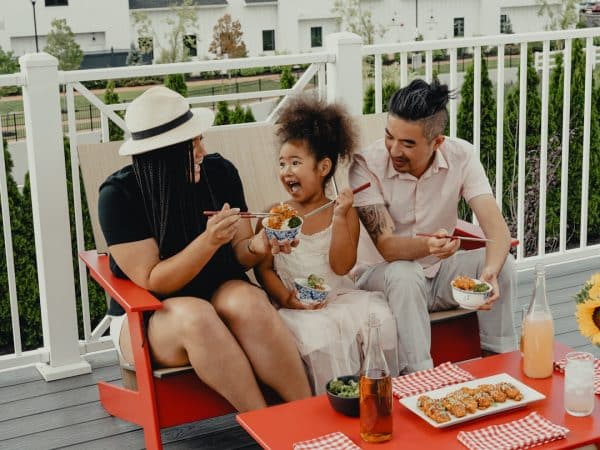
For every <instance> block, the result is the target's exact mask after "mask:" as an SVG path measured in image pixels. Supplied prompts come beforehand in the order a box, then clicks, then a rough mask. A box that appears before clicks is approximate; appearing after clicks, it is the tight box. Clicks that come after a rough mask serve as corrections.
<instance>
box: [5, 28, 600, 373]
mask: <svg viewBox="0 0 600 450" xmlns="http://www.w3.org/2000/svg"><path fill="white" fill-rule="evenodd" d="M598 35H600V29H584V30H569V31H559V32H544V33H531V34H524V35H500V36H491V37H478V38H468V39H454V40H440V41H421V42H407V43H401V44H384V45H371V46H362V45H361V42H360V38H358V36H355V35H351V34H348V33H339V34H336V35H331V36H328V37H327V40H326V49H327V50H326V51H325V52H322V53H313V54H301V55H280V56H269V57H260V58H244V59H228V60H219V61H201V62H189V63H175V64H165V65H153V66H136V67H123V68H111V69H95V70H85V71H72V72H60V71H58V70H57V69H56V61H55V60H53V58H51V57H48V56H47V55H40V54H38V55H28V56H26V57H23V58H22V59H21V66H22V72H21V73H20V74H14V75H4V76H0V87H2V86H14V85H16V86H22V87H23V91H24V107H25V116H26V131H27V147H28V156H29V158H28V159H29V168H30V175H31V183H32V199H33V208H34V222H35V236H36V249H37V253H38V255H37V264H38V272H39V273H40V275H39V279H40V297H41V300H40V301H41V305H40V306H41V311H42V319H43V320H42V322H43V332H44V347H43V348H42V349H38V350H35V351H33V352H23V351H22V345H21V337H20V332H19V323H18V299H17V296H16V289H15V276H14V263H13V255H12V253H13V252H12V241H11V236H10V235H11V233H10V220H9V211H8V196H7V188H6V177H5V176H4V170H3V167H2V165H3V160H0V176H1V178H0V181H1V182H0V197H1V201H2V203H1V205H2V214H3V224H4V236H5V242H6V246H5V253H6V259H7V268H8V269H7V271H8V278H9V293H10V306H11V318H12V322H13V337H14V348H15V352H14V353H13V354H10V355H4V356H0V370H2V369H6V368H9V367H14V366H17V365H21V364H25V363H31V362H37V363H40V364H41V366H40V367H41V370H42V371H43V372H44V373H45V375H46V376H47V377H48V378H49V379H50V378H54V377H60V376H65V375H70V374H73V373H78V372H81V371H85V370H89V366H87V367H86V364H85V362H84V361H82V360H81V358H80V354H81V353H86V352H90V351H94V350H98V349H103V348H108V347H109V346H110V343H109V342H107V341H106V339H105V338H101V337H100V336H101V335H102V334H103V333H104V331H105V330H106V327H107V325H108V322H107V321H102V322H101V323H100V324H99V325H98V326H97V327H96V328H95V329H92V324H91V320H90V313H89V299H88V296H87V292H88V289H87V283H86V278H87V277H86V276H85V267H84V266H83V264H81V263H80V264H79V267H78V269H79V278H80V283H81V285H80V288H81V292H82V300H81V301H82V311H83V329H84V336H83V340H82V341H78V339H77V335H76V333H77V323H76V318H75V317H76V316H75V304H74V302H75V294H74V281H73V271H72V260H71V254H70V246H69V245H68V244H64V247H65V248H63V249H62V250H59V249H58V248H57V247H51V246H48V245H47V244H48V242H50V241H54V243H56V242H69V243H70V239H69V230H68V228H66V229H65V224H66V223H68V211H66V209H65V205H66V203H67V199H66V192H64V188H65V183H64V178H65V177H66V175H65V174H64V164H63V159H62V158H63V148H62V126H61V124H60V102H59V98H58V86H59V85H64V86H66V98H67V111H68V127H69V128H68V129H69V138H70V145H71V152H70V154H71V171H72V173H71V177H72V180H73V194H74V203H75V211H76V212H75V217H76V219H75V222H76V223H75V229H76V234H77V237H76V242H77V249H78V250H83V249H84V239H83V219H82V212H81V211H82V203H81V188H80V186H79V166H78V157H77V151H75V149H76V148H77V142H78V134H77V132H76V120H75V98H74V95H75V91H77V92H78V93H79V94H81V95H83V96H84V97H85V98H87V99H88V101H89V102H90V103H91V104H92V105H94V106H95V107H97V108H98V109H99V110H100V111H101V117H102V119H101V121H102V127H101V129H102V140H103V141H107V140H108V138H109V137H108V121H109V120H112V121H113V122H114V123H116V124H117V125H118V126H120V127H122V128H123V129H125V124H124V122H123V120H122V119H121V117H119V116H118V115H117V114H116V111H122V110H124V109H125V108H126V107H127V104H125V103H123V104H118V105H105V104H104V103H103V102H102V101H100V100H99V99H98V98H97V97H96V96H95V95H94V94H92V93H91V92H90V91H89V90H88V89H86V88H85V86H83V84H82V82H84V81H91V80H109V79H117V78H119V79H120V78H128V77H143V76H164V75H168V74H175V73H199V72H206V71H222V70H235V69H242V68H252V67H265V66H285V65H297V64H310V66H309V68H308V69H307V70H306V71H305V72H304V75H303V76H302V77H301V78H300V80H299V81H298V82H297V83H296V84H295V85H294V86H293V87H292V88H290V89H275V90H271V91H259V92H249V93H239V94H235V93H231V94H223V95H211V96H205V97H191V98H189V99H188V101H189V102H190V104H207V103H213V102H217V101H221V100H230V101H231V100H233V101H240V100H249V99H261V98H281V97H283V101H281V102H280V105H281V104H284V103H285V101H286V100H285V99H286V98H288V96H290V95H293V94H295V93H298V92H300V91H301V90H303V89H304V88H305V86H306V85H307V84H308V82H309V81H310V80H311V79H312V78H314V77H315V76H316V77H317V80H318V83H317V89H318V92H319V94H320V95H321V97H323V98H326V99H327V100H328V101H337V100H340V101H343V102H344V103H346V105H347V106H348V108H349V110H350V112H351V113H353V114H360V113H361V111H362V86H363V79H362V63H363V57H364V56H373V57H374V67H375V79H374V83H375V109H376V111H377V112H380V111H381V103H382V102H381V100H382V85H383V82H382V79H383V77H382V74H383V63H382V55H383V54H389V53H399V62H400V64H399V73H398V74H397V77H398V80H399V85H400V86H405V85H406V84H408V82H409V80H410V79H411V78H412V77H414V76H423V77H424V78H425V79H427V80H431V79H432V77H433V51H434V50H447V51H448V53H449V71H448V72H449V73H448V80H449V85H450V88H451V89H458V88H459V87H460V86H459V71H458V57H457V56H458V49H460V48H467V49H470V50H472V55H473V62H474V74H475V76H474V89H473V92H474V99H475V101H474V106H473V113H474V114H473V115H474V122H473V136H474V138H473V144H474V147H475V151H476V152H477V153H478V154H479V152H480V146H481V140H480V134H481V121H480V99H481V68H482V61H481V58H482V48H487V47H497V54H498V56H497V74H496V86H497V87H496V95H497V98H498V99H500V101H498V102H497V105H498V106H497V112H496V126H497V130H496V174H497V178H496V180H491V181H492V182H493V183H494V185H495V191H496V192H503V182H502V179H503V176H502V175H503V148H504V135H503V132H502V130H503V121H504V110H505V105H504V85H505V73H506V71H505V65H504V56H505V49H506V46H507V45H519V46H520V48H521V56H520V63H519V68H520V77H519V86H520V87H521V89H520V98H519V133H518V135H519V138H518V161H519V168H518V172H519V173H518V189H517V190H518V194H517V205H518V206H517V209H518V211H517V238H518V239H519V240H521V241H522V240H523V236H524V214H525V211H524V204H525V202H524V197H525V161H526V152H525V132H526V127H525V124H526V117H527V116H526V115H527V110H526V105H527V103H526V100H527V97H526V96H527V84H526V83H527V79H526V77H525V74H526V72H527V70H526V69H527V47H528V44H529V43H531V42H542V43H543V51H542V66H541V72H542V89H541V97H542V112H541V129H540V137H541V148H540V159H541V161H542V170H541V171H540V180H539V192H540V205H541V207H540V211H539V221H540V224H545V221H546V211H545V207H544V205H545V202H546V183H545V177H546V172H545V171H546V164H547V151H548V101H549V100H548V79H549V73H550V70H552V69H551V64H550V54H551V53H550V51H549V49H550V44H549V43H550V41H557V40H562V41H564V50H562V52H563V54H564V67H565V69H566V72H565V84H564V92H563V109H564V111H563V133H562V147H563V154H562V165H561V170H562V174H563V175H564V176H562V178H561V208H560V247H559V249H558V251H557V252H555V253H552V254H549V255H544V250H543V249H544V245H543V243H544V242H545V229H544V226H541V227H540V228H539V240H538V242H539V248H540V252H539V254H538V255H535V256H527V257H526V256H525V255H524V254H523V251H522V249H520V250H518V253H517V259H518V263H519V266H520V267H521V268H527V267H530V266H531V265H533V264H534V262H535V261H536V260H537V259H540V258H542V257H543V258H544V261H546V262H552V261H555V262H556V261H570V260H577V259H581V258H585V257H588V256H590V255H592V254H597V252H598V249H599V246H597V245H593V246H590V245H588V243H587V237H586V233H587V214H588V211H587V209H588V200H587V196H588V184H589V149H590V123H589V122H590V117H591V100H592V97H591V95H592V93H591V80H592V78H591V77H592V68H593V47H592V40H593V37H595V36H598ZM577 38H584V39H586V58H587V60H586V77H585V104H584V137H583V148H584V156H583V171H582V173H583V175H582V176H583V189H582V204H581V227H580V231H581V240H580V245H579V248H577V249H567V247H566V230H567V213H566V212H567V206H568V205H567V189H568V173H569V172H568V169H569V167H568V152H569V144H570V142H569V123H570V94H571V93H570V69H571V53H572V41H573V39H577ZM418 52H425V70H424V73H420V72H411V71H409V65H408V58H409V56H411V54H413V53H418ZM278 111H279V109H278V108H275V110H274V111H273V112H272V113H271V115H270V116H269V118H268V119H267V120H268V121H274V120H275V119H276V117H277V114H278ZM457 111H458V100H457V99H453V100H451V101H450V104H449V116H450V128H449V129H450V135H451V136H453V137H454V136H456V134H457ZM125 131H127V130H125ZM1 133H2V130H1V127H0V138H1ZM57 161H58V162H59V163H60V164H58V163H57ZM61 165H62V167H63V169H62V172H61V169H60V166H61ZM58 175H60V177H59V176H58ZM57 180H62V181H58V182H57ZM57 185H60V186H58V187H57ZM499 197H500V196H499ZM498 202H499V205H502V198H498ZM42 205H43V207H42ZM49 233H52V234H49ZM69 283H70V286H68V287H64V286H65V285H69ZM61 286H62V288H61ZM61 289H62V290H61ZM49 368H50V369H51V370H48V369H49Z"/></svg>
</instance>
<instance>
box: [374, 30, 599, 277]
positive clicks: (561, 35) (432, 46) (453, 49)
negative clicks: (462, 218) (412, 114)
mask: <svg viewBox="0 0 600 450" xmlns="http://www.w3.org/2000/svg"><path fill="white" fill-rule="evenodd" d="M597 36H600V28H586V29H577V30H563V31H549V32H536V33H526V34H508V35H507V34H503V35H498V36H485V37H475V38H464V39H452V40H434V41H421V42H405V43H399V44H379V45H369V46H363V56H372V57H374V59H375V62H374V68H375V71H374V78H375V79H374V86H375V112H381V111H382V102H381V99H382V84H383V83H382V79H383V69H382V55H384V54H398V53H399V59H400V67H399V71H400V73H399V74H398V76H397V78H398V81H399V86H400V87H402V86H405V85H407V84H408V81H409V78H410V75H411V74H410V73H409V70H408V64H407V58H408V56H410V55H412V54H416V53H419V52H425V76H424V78H425V79H426V80H429V79H431V74H432V72H433V57H432V56H433V52H434V51H436V50H446V51H448V52H449V55H450V60H449V87H450V89H452V90H456V89H459V88H460V86H458V84H457V79H458V76H457V72H458V62H457V50H458V49H459V48H462V49H469V50H471V51H472V55H473V56H472V57H473V65H474V85H473V97H474V101H473V117H474V120H473V145H474V148H475V152H476V153H477V154H478V155H479V153H480V133H481V122H480V104H481V67H482V66H481V58H482V48H493V47H496V48H497V57H496V61H497V62H498V65H497V70H496V99H497V105H498V106H497V112H496V114H497V115H496V127H497V129H496V137H497V139H496V180H490V181H491V182H492V183H493V184H495V192H497V193H502V192H503V181H502V180H503V153H504V135H503V121H504V106H505V105H504V100H505V95H504V94H505V93H504V86H505V76H506V71H505V66H504V58H505V56H506V54H505V49H506V45H519V46H520V60H519V61H520V62H519V80H518V82H519V87H520V89H519V93H520V97H519V129H518V181H517V236H516V237H517V239H518V240H519V241H520V242H521V243H522V242H523V241H524V237H525V228H524V227H525V223H524V222H525V220H524V219H525V187H526V185H525V165H526V164H525V162H526V128H527V127H526V123H527V67H528V61H527V49H528V44H530V43H538V42H541V43H542V52H541V54H540V56H539V57H538V58H539V59H540V61H541V67H540V70H541V72H542V86H541V93H542V102H541V107H542V108H541V127H540V160H541V167H540V179H539V196H540V203H539V205H540V207H539V218H538V222H539V229H538V233H539V235H538V249H539V250H538V254H537V255H534V256H527V257H526V255H525V254H524V247H523V245H520V246H518V247H517V262H518V263H519V266H520V267H522V268H525V267H531V266H532V265H533V264H535V262H536V260H538V259H540V258H542V257H543V258H544V261H559V260H565V259H569V258H579V257H586V256H588V255H593V254H597V252H598V250H600V245H593V246H589V245H588V243H587V232H588V197H589V163H590V120H591V102H592V76H593V67H594V65H595V63H596V60H597V58H598V56H597V55H598V52H597V50H596V47H594V46H593V38H594V37H597ZM574 39H585V42H586V43H585V57H586V66H585V103H584V105H583V106H584V117H583V159H582V166H583V170H582V192H581V215H580V227H579V228H580V229H579V233H580V239H579V247H578V248H577V249H570V250H567V248H566V243H567V215H566V214H567V207H568V205H567V198H568V197H567V196H568V177H569V172H568V161H569V160H568V155H569V153H568V152H569V144H570V142H569V124H570V85H571V83H570V79H571V57H572V55H571V53H572V42H573V40H574ZM551 41H562V42H563V43H564V49H563V50H561V51H560V53H562V54H563V60H564V63H563V67H564V68H565V83H564V92H563V99H564V101H563V108H564V113H563V132H562V149H563V150H562V152H563V153H562V169H561V206H560V234H559V242H560V243H559V248H558V251H557V252H553V253H551V254H548V255H545V242H546V229H545V224H546V176H547V151H548V107H549V96H548V87H549V72H550V70H551V69H552V68H553V64H552V63H551V58H552V61H554V58H555V57H556V54H557V53H558V52H557V51H554V52H551V51H550V42H551ZM554 67H555V66H554ZM412 75H413V76H415V75H416V76H419V77H421V76H422V75H420V74H418V73H414V74H412ZM457 104H458V99H457V98H455V99H451V100H450V104H449V118H450V127H449V128H450V136H452V137H456V133H457V125H456V124H457ZM497 201H498V204H499V205H500V206H501V205H502V196H501V195H497ZM594 213H595V212H594Z"/></svg>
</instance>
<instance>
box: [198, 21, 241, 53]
mask: <svg viewBox="0 0 600 450" xmlns="http://www.w3.org/2000/svg"><path fill="white" fill-rule="evenodd" d="M243 34H244V33H243V32H242V26H241V24H240V21H239V20H233V21H232V20H231V15H230V14H225V15H224V16H223V17H221V18H220V19H219V20H218V21H217V24H216V25H215V26H214V27H213V40H212V42H211V43H210V46H209V47H208V51H209V52H211V53H214V54H215V55H217V57H219V58H221V57H223V56H224V55H227V57H228V58H243V57H244V56H246V53H247V51H246V44H244V41H242V35H243Z"/></svg>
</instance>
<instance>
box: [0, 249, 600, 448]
mask: <svg viewBox="0 0 600 450" xmlns="http://www.w3.org/2000/svg"><path fill="white" fill-rule="evenodd" d="M599 268H600V257H599V258H596V259H590V260H586V261H583V262H581V261H580V262H577V263H572V264H569V265H562V266H558V267H555V268H553V267H548V268H547V275H548V276H547V290H548V296H549V300H550V303H551V305H552V309H553V314H554V319H555V328H556V338H557V339H558V340H559V341H561V342H563V343H565V344H567V345H569V346H571V347H574V348H578V349H581V350H586V351H591V352H593V353H594V354H595V355H596V356H598V357H600V349H598V348H597V347H593V346H592V345H590V344H589V342H588V341H587V340H586V339H585V338H583V337H582V336H581V335H580V334H579V332H578V331H577V326H576V324H575V320H574V318H573V311H574V305H573V300H572V298H573V295H574V293H575V292H576V291H577V290H578V289H579V288H580V287H581V285H582V284H583V283H584V282H585V280H587V279H588V278H589V276H590V274H591V273H593V272H596V271H598V270H599ZM518 280H519V287H518V302H515V303H516V304H515V319H516V323H517V324H520V321H521V307H520V305H521V304H527V303H528V302H529V297H530V296H531V291H532V288H533V285H532V274H531V273H530V272H525V273H520V274H519V277H518ZM88 360H89V361H90V362H91V364H92V367H93V372H92V373H91V374H89V375H83V376H78V377H73V378H68V379H64V380H58V381H53V382H50V383H47V382H45V381H43V380H42V378H41V376H40V375H39V374H38V372H37V370H36V369H35V368H33V367H25V368H20V369H15V370H11V371H6V372H3V373H0V449H10V450H14V449H32V450H33V449H35V450H42V449H55V448H82V449H83V448H85V449H90V450H92V449H98V450H100V449H101V450H106V449H141V448H143V446H144V440H143V435H142V431H141V430H140V429H139V428H138V427H137V426H135V425H132V424H130V423H127V422H124V421H121V420H119V419H115V418H113V417H111V416H109V415H108V414H107V413H106V412H105V411H104V409H103V408H102V406H101V405H100V403H99V401H98V391H97V388H96V382H97V381H98V380H107V381H111V382H119V380H120V376H121V375H120V371H119V367H118V366H117V364H116V357H115V355H114V352H104V353H101V354H97V355H90V356H89V357H88ZM163 442H164V443H165V449H211V450H212V449H215V450H216V449H219V450H221V449H223V450H226V449H258V448H260V447H259V446H258V445H257V444H256V443H255V442H254V440H253V439H252V438H251V437H250V436H249V435H248V434H247V433H246V432H245V431H244V430H243V429H241V428H240V427H239V426H238V425H237V423H236V422H235V418H234V416H233V415H227V416H223V417H219V418H215V419H210V420H205V421H202V422H197V423H194V424H189V425H186V426H180V427H173V428H169V429H167V430H164V431H163Z"/></svg>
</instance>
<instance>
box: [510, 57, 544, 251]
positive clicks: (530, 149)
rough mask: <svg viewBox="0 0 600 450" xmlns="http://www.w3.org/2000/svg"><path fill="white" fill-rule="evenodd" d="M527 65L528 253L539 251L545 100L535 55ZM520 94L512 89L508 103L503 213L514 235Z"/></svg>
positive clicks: (526, 200)
mask: <svg viewBox="0 0 600 450" xmlns="http://www.w3.org/2000/svg"><path fill="white" fill-rule="evenodd" d="M527 61H528V64H527V105H526V108H527V111H526V127H525V128H526V132H525V135H526V142H525V154H526V160H525V161H526V162H525V164H526V167H525V174H526V176H525V185H526V186H525V190H526V194H525V215H526V217H525V224H524V226H525V242H523V243H522V244H523V245H524V248H525V252H524V253H525V254H531V252H535V251H536V249H537V230H538V227H537V214H538V203H539V195H538V191H537V189H538V187H539V178H536V177H535V174H536V173H537V174H539V151H540V111H541V100H540V94H539V91H538V87H539V82H540V80H539V76H538V74H537V72H536V71H535V68H534V67H533V58H532V55H531V53H530V54H529V55H528V59H527ZM519 95H520V85H519V83H515V86H514V87H513V88H512V89H510V90H509V92H508V95H507V97H506V102H505V114H504V176H503V186H504V195H503V196H502V198H503V213H504V217H505V218H506V221H507V223H508V226H509V228H510V230H511V233H512V234H513V236H514V235H516V232H517V194H518V189H517V186H518V184H517V183H518V169H519V168H518V155H519V153H518V149H519V147H518V145H519V139H518V138H519Z"/></svg>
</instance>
